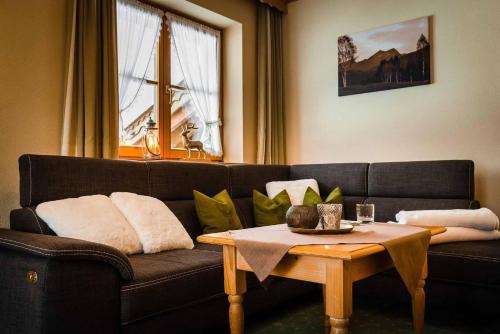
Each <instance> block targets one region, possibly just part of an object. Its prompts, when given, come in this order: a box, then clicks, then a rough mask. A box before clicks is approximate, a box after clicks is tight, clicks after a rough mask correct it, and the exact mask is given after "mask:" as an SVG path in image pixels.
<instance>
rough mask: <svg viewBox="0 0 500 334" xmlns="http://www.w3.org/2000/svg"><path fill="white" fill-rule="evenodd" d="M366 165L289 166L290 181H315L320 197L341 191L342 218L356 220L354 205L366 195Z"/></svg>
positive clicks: (360, 201) (361, 201)
mask: <svg viewBox="0 0 500 334" xmlns="http://www.w3.org/2000/svg"><path fill="white" fill-rule="evenodd" d="M368 166H369V164H368V163H331V164H310V165H292V166H290V179H291V180H298V179H315V180H316V181H318V185H319V191H320V193H321V195H322V196H327V195H328V194H329V193H330V192H331V191H332V190H333V189H334V188H335V187H340V189H342V195H343V198H344V218H346V219H351V220H354V219H356V204H357V203H363V202H364V200H365V199H366V197H367V193H368V180H367V175H368Z"/></svg>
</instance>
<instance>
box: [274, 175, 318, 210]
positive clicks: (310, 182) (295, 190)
mask: <svg viewBox="0 0 500 334" xmlns="http://www.w3.org/2000/svg"><path fill="white" fill-rule="evenodd" d="M307 187H311V188H312V189H313V190H314V191H315V192H316V193H317V194H319V187H318V182H316V180H314V179H303V180H295V181H273V182H268V183H267V184H266V191H267V196H269V198H271V199H272V198H274V197H275V196H276V195H278V194H279V193H280V192H282V191H283V189H286V192H287V193H288V196H290V201H291V202H292V205H302V204H303V203H304V195H305V193H306V190H307Z"/></svg>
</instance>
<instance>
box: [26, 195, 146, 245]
mask: <svg viewBox="0 0 500 334" xmlns="http://www.w3.org/2000/svg"><path fill="white" fill-rule="evenodd" d="M36 214H37V215H38V216H40V217H41V218H42V219H43V220H44V221H45V222H46V223H47V225H49V226H50V228H51V229H52V230H53V231H54V232H56V233H57V235H58V236H61V237H66V238H74V239H81V240H86V241H90V242H95V243H100V244H104V245H108V246H111V247H114V248H117V249H119V250H121V251H122V252H124V253H125V254H137V253H140V252H142V245H141V241H140V239H139V237H138V235H137V232H136V230H135V229H134V228H133V227H132V225H130V223H129V221H127V219H126V218H125V216H124V215H123V214H122V213H121V212H120V210H119V209H118V208H117V207H116V206H115V205H114V204H113V202H112V201H111V199H110V198H109V197H108V196H104V195H91V196H82V197H78V198H67V199H60V200H56V201H49V202H44V203H41V204H39V205H38V206H37V208H36Z"/></svg>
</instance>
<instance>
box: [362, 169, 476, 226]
mask: <svg viewBox="0 0 500 334" xmlns="http://www.w3.org/2000/svg"><path fill="white" fill-rule="evenodd" d="M367 179H368V198H367V199H366V201H365V202H366V203H373V204H375V216H376V219H377V220H379V221H389V220H394V219H395V215H396V213H398V212H399V211H400V210H432V209H469V208H477V207H479V203H478V202H477V201H474V162H473V161H471V160H442V161H409V162H380V163H372V164H370V166H369V168H368V178H367Z"/></svg>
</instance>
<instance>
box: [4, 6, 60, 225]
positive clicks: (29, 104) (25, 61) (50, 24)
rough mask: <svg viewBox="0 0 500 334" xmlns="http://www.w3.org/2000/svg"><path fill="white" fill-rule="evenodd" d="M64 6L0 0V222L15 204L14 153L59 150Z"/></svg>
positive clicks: (16, 196)
mask: <svg viewBox="0 0 500 334" xmlns="http://www.w3.org/2000/svg"><path fill="white" fill-rule="evenodd" d="M65 10H66V6H65V0H51V1H42V0H38V1H25V0H21V1H14V0H7V1H0V45H1V47H0V157H1V158H0V227H5V226H8V224H9V223H8V214H9V212H10V210H11V209H12V208H14V207H18V206H19V194H18V192H19V190H18V188H19V185H18V184H19V176H18V174H19V173H18V169H17V158H18V157H19V155H21V154H23V153H28V152H29V153H40V154H57V153H58V152H59V142H60V139H59V137H60V127H61V122H62V112H61V110H62V104H63V86H64V59H65V56H64V52H65V22H66V21H65Z"/></svg>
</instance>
